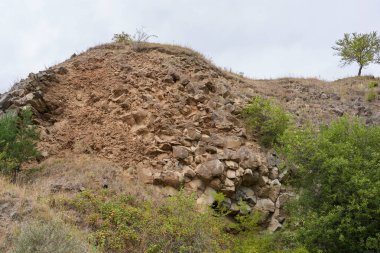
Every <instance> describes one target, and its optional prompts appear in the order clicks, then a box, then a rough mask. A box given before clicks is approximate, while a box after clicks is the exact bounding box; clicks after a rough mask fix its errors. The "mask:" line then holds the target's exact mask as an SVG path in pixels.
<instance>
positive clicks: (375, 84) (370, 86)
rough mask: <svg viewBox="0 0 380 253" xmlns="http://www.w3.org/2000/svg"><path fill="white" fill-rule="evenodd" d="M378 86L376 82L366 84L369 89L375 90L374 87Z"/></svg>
mask: <svg viewBox="0 0 380 253" xmlns="http://www.w3.org/2000/svg"><path fill="white" fill-rule="evenodd" d="M378 86H379V83H378V82H377V81H370V82H369V83H368V88H369V89H372V88H375V87H378Z"/></svg>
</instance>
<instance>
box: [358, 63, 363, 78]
mask: <svg viewBox="0 0 380 253" xmlns="http://www.w3.org/2000/svg"><path fill="white" fill-rule="evenodd" d="M362 69H363V65H360V67H359V73H358V76H361V75H362Z"/></svg>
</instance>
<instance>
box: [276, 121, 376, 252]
mask: <svg viewBox="0 0 380 253" xmlns="http://www.w3.org/2000/svg"><path fill="white" fill-rule="evenodd" d="M282 143H283V150H282V151H283V154H285V157H286V158H287V162H288V164H289V165H292V166H293V173H294V176H293V180H294V185H295V186H298V187H299V189H300V191H299V199H298V201H297V202H296V204H297V205H296V206H295V208H293V210H292V211H293V214H292V216H291V217H290V218H288V222H289V224H290V225H291V226H292V227H293V228H294V229H296V233H297V238H298V239H299V240H300V241H301V242H302V243H303V244H304V245H306V246H307V248H308V249H309V250H310V251H311V252H379V250H380V244H379V242H380V162H379V161H380V127H378V126H372V127H366V126H365V124H364V123H362V122H360V121H359V120H357V119H355V120H350V119H348V118H345V117H343V118H341V119H339V120H338V121H336V122H333V123H332V124H331V125H330V126H323V127H321V128H320V129H319V130H318V131H316V130H315V129H312V128H310V127H308V128H304V129H300V130H292V131H290V130H289V131H287V132H286V134H285V135H284V136H283V138H282Z"/></svg>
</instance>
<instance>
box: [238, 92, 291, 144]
mask: <svg viewBox="0 0 380 253" xmlns="http://www.w3.org/2000/svg"><path fill="white" fill-rule="evenodd" d="M242 115H243V117H244V118H245V120H246V123H247V125H248V127H249V128H251V129H252V130H253V131H254V132H255V133H256V134H257V135H258V136H259V139H260V142H261V143H262V144H263V145H264V146H266V147H271V146H273V145H274V144H276V143H278V139H279V137H280V136H281V135H282V134H283V133H284V132H285V130H286V129H287V128H288V126H289V123H290V116H289V115H288V114H287V113H286V112H285V111H284V110H283V109H282V108H281V107H280V106H279V105H277V104H275V103H274V102H272V101H271V100H269V99H264V98H262V97H254V98H253V99H252V101H251V102H250V103H249V104H248V105H247V106H246V107H245V108H244V109H243V111H242Z"/></svg>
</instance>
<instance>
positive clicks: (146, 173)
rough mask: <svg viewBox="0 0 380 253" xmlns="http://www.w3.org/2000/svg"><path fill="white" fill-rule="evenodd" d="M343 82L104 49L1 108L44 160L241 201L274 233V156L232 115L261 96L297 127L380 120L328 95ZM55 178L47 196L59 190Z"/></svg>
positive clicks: (19, 92) (278, 216)
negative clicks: (77, 158) (67, 159)
mask: <svg viewBox="0 0 380 253" xmlns="http://www.w3.org/2000/svg"><path fill="white" fill-rule="evenodd" d="M342 82H343V81H340V82H338V83H329V86H327V85H326V83H325V82H322V81H319V80H312V79H305V80H304V79H279V80H269V81H264V80H249V79H245V78H243V77H241V76H238V75H235V74H233V73H228V72H225V71H222V70H220V69H219V68H217V67H215V66H214V65H212V64H211V63H210V62H209V61H207V60H205V59H204V58H203V57H202V56H201V55H199V54H198V53H196V52H193V51H192V50H189V49H186V48H180V47H176V46H167V45H157V44H147V45H145V46H144V48H143V50H140V51H139V52H136V51H134V50H133V49H131V48H130V47H129V46H128V45H122V44H105V45H101V46H97V47H95V48H91V49H89V50H88V51H87V52H85V53H83V54H80V55H73V56H72V57H71V58H70V59H69V60H67V61H65V62H63V63H62V64H59V65H56V66H54V67H52V68H50V69H48V70H46V71H42V72H39V73H37V74H30V75H29V77H28V78H27V79H24V80H21V81H20V82H19V83H17V84H15V85H14V87H13V88H12V89H11V90H10V91H9V92H8V93H6V94H3V95H2V96H1V97H0V108H1V109H2V111H4V112H5V111H9V110H18V108H20V107H22V106H25V105H30V106H31V107H32V110H33V112H34V114H35V121H36V123H37V124H38V125H39V128H40V133H41V141H40V143H39V148H40V150H41V151H42V154H43V155H44V156H45V157H49V158H52V157H59V156H60V155H62V154H65V156H67V154H73V155H81V154H88V155H94V156H96V157H101V158H104V159H107V160H109V161H111V162H113V163H115V164H117V166H118V168H120V170H118V172H117V173H122V174H123V178H124V177H125V175H127V178H128V180H132V181H133V180H137V181H138V182H142V183H144V184H147V185H156V186H158V187H160V188H163V189H166V192H168V193H170V192H173V191H175V190H178V189H180V188H181V187H183V188H184V189H185V190H189V191H192V192H195V193H196V194H197V196H198V203H200V204H212V202H213V193H214V192H223V193H225V195H226V196H227V198H226V200H225V204H226V205H227V206H228V208H229V209H230V210H231V211H232V213H238V212H239V206H238V202H239V201H240V200H244V201H246V202H247V203H248V204H249V206H250V208H252V209H254V210H260V211H262V212H263V213H265V214H266V215H265V217H266V219H265V224H266V225H269V228H270V229H271V230H273V231H274V230H277V229H278V228H280V227H281V223H282V222H283V221H284V216H283V212H282V205H283V203H284V202H285V201H286V200H287V199H288V198H289V193H287V192H286V189H285V187H284V186H283V185H282V184H281V182H282V179H283V177H284V176H285V174H286V172H285V171H280V170H279V168H278V166H279V159H278V157H277V155H276V154H275V153H273V152H271V151H270V150H266V149H265V148H263V147H261V146H260V145H259V144H258V142H257V140H256V139H255V137H254V136H253V135H252V134H250V133H247V130H246V129H245V127H244V124H243V122H242V120H241V118H240V117H239V112H240V109H241V108H242V107H243V106H244V105H245V104H246V103H247V102H248V101H249V100H250V99H251V97H252V96H256V95H262V96H267V97H273V98H274V99H275V100H277V101H279V103H281V104H282V105H283V106H284V108H285V109H287V110H289V111H290V112H292V113H293V114H294V115H296V116H295V117H296V120H297V122H299V123H300V124H302V123H303V122H304V121H306V120H311V121H312V122H314V123H322V122H324V121H326V122H328V121H329V120H331V119H332V118H334V117H335V118H336V117H338V116H342V115H359V116H363V117H365V118H366V120H367V123H369V124H376V123H379V122H380V114H379V107H380V105H379V104H380V103H379V100H377V101H373V102H372V103H368V102H366V101H365V99H364V98H363V94H361V93H360V92H359V93H358V92H356V93H355V92H352V93H349V92H345V93H344V94H343V93H339V90H337V89H335V88H336V87H338V85H344V84H342ZM350 87H351V89H354V90H355V89H356V86H355V85H351V86H350ZM0 113H1V111H0ZM98 169H99V168H98ZM105 169H107V168H105ZM117 176H118V174H115V175H113V177H117ZM107 180H108V181H109V180H113V179H112V178H108V179H107ZM60 181H61V183H60V184H59V185H58V187H57V186H56V185H57V184H55V186H54V187H53V188H54V189H51V190H52V191H59V190H60V189H64V188H65V186H64V185H63V184H65V182H62V181H64V180H62V178H60ZM108 184H109V182H105V183H104V182H102V187H107V185H108ZM52 185H54V184H52ZM77 188H78V189H79V190H80V188H81V186H78V187H77Z"/></svg>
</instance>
